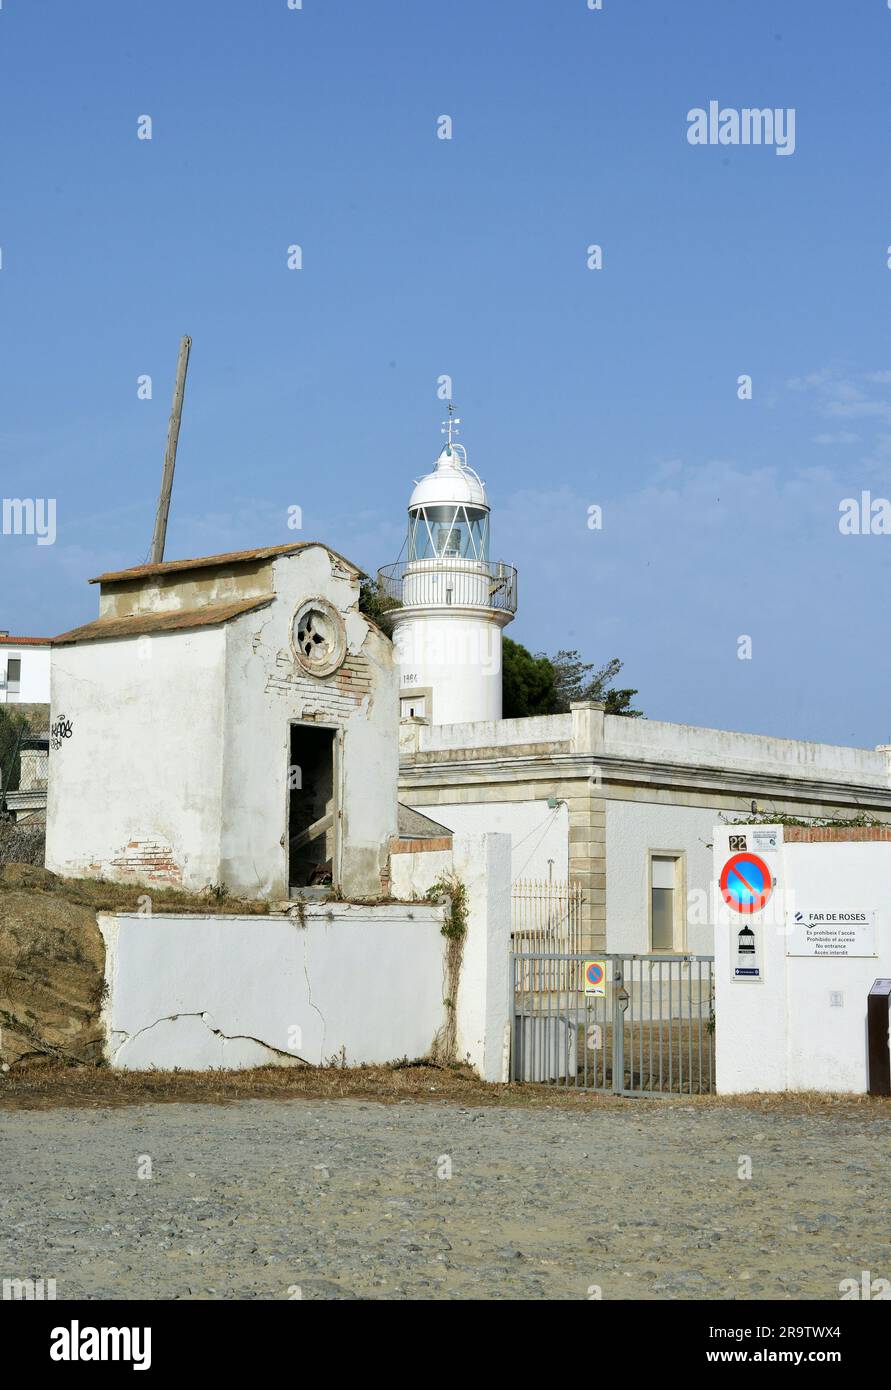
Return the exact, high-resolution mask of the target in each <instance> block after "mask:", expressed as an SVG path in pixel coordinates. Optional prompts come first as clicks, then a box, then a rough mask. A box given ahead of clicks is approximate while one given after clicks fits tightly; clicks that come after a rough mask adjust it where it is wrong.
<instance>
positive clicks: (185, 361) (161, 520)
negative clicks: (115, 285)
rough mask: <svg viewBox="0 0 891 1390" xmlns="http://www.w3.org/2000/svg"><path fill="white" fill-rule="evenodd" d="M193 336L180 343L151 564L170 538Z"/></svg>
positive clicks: (161, 554) (157, 563)
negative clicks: (168, 521) (178, 445)
mask: <svg viewBox="0 0 891 1390" xmlns="http://www.w3.org/2000/svg"><path fill="white" fill-rule="evenodd" d="M191 346H192V339H191V338H183V340H182V342H181V343H180V345H179V360H178V362H177V364H176V384H175V385H174V388H173V406H172V407H171V410H170V423H169V424H168V426H167V448H166V450H165V452H164V472H163V473H162V474H161V495H160V497H159V498H158V510H157V513H156V514H155V534H154V535H153V536H152V550H151V556H150V558H149V564H151V565H160V563H161V561H162V560H163V559H164V542H165V541H166V539H167V515H168V513H169V511H170V494H171V492H172V491H173V470H174V468H175V467H176V446H177V444H178V442H179V426H180V421H181V420H182V415H183V396H184V395H185V392H186V371H187V369H188V366H189V349H190V348H191Z"/></svg>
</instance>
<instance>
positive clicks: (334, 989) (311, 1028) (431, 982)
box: [98, 903, 444, 1071]
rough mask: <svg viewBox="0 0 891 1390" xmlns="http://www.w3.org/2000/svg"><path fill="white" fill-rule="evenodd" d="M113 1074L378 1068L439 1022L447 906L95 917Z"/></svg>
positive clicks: (420, 1044) (416, 1045)
mask: <svg viewBox="0 0 891 1390" xmlns="http://www.w3.org/2000/svg"><path fill="white" fill-rule="evenodd" d="M98 921H99V927H100V930H101V932H102V935H103V938H104V940H105V949H106V981H107V984H108V991H107V996H106V1000H105V1004H104V1007H103V1022H104V1025H105V1039H106V1043H105V1051H106V1057H107V1060H108V1061H109V1062H110V1063H111V1065H112V1066H115V1067H123V1068H128V1069H132V1070H135V1071H144V1070H147V1069H149V1068H152V1067H157V1068H159V1069H172V1068H173V1067H180V1068H183V1069H185V1070H194V1071H205V1070H209V1069H211V1068H214V1067H225V1068H231V1069H237V1068H242V1067H255V1066H267V1065H269V1064H277V1065H281V1066H288V1065H293V1064H294V1063H295V1061H297V1060H303V1061H305V1062H309V1063H311V1064H313V1065H316V1066H318V1065H321V1064H322V1063H324V1062H326V1061H328V1060H329V1059H331V1058H339V1057H340V1056H343V1057H344V1058H345V1061H346V1063H347V1065H349V1066H356V1065H358V1064H359V1063H362V1062H368V1063H383V1062H390V1061H394V1060H396V1059H398V1058H401V1057H406V1056H407V1057H412V1058H413V1057H421V1056H424V1055H426V1054H427V1052H428V1051H429V1050H430V1047H431V1044H432V1043H433V1041H434V1038H435V1036H436V1034H437V1033H438V1032H439V1030H440V1029H441V1027H442V1025H443V1021H444V1008H443V996H444V982H443V964H444V960H443V940H444V938H443V936H442V921H443V910H442V908H440V907H437V906H435V905H433V904H431V903H417V904H386V905H381V906H374V907H360V906H354V905H351V904H345V903H324V904H312V905H307V906H306V909H305V913H304V919H303V923H301V921H300V919H299V917H297V916H296V915H293V916H287V917H286V916H272V915H270V916H262V917H261V916H257V917H253V916H251V917H235V916H219V917H215V916H214V917H210V916H208V917H201V916H181V917H174V916H166V915H164V916H161V915H158V916H154V917H140V916H136V915H129V914H128V915H124V914H119V915H115V916H112V915H106V914H100V916H99V918H98Z"/></svg>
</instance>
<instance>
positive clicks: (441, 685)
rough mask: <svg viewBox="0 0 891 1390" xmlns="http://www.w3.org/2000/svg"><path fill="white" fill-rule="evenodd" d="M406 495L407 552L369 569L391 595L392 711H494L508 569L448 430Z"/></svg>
mask: <svg viewBox="0 0 891 1390" xmlns="http://www.w3.org/2000/svg"><path fill="white" fill-rule="evenodd" d="M459 424H460V421H459V420H458V419H456V418H455V416H454V415H453V413H452V407H451V405H450V406H449V418H448V420H447V421H445V422H444V426H443V433H444V434H445V435H447V436H448V437H447V440H446V443H445V446H444V447H443V449H442V452H441V453H440V455H439V458H438V459H437V460H436V465H435V467H434V469H433V472H432V473H427V474H426V475H425V476H424V477H423V478H421V479H420V480H419V481H418V482H417V483H416V484H415V489H414V492H413V493H412V495H411V498H410V499H409V504H408V537H407V542H406V544H407V555H408V558H407V559H406V560H403V561H401V562H399V563H397V564H395V565H388V566H387V568H386V569H382V570H379V571H378V584H379V585H380V587H381V589H382V591H383V592H384V593H385V594H386V595H388V596H389V597H390V598H392V599H395V600H396V602H397V603H398V604H399V605H400V607H399V608H398V610H395V611H394V614H393V616H394V625H393V643H394V646H395V648H396V655H397V660H398V662H399V665H400V670H401V676H400V696H399V698H400V706H401V714H402V717H403V718H405V717H407V716H410V715H415V716H416V717H419V718H423V719H427V720H429V721H430V722H431V723H433V724H463V723H466V722H470V721H475V720H480V719H500V718H501V629H502V628H503V627H506V626H507V624H508V623H509V622H510V621H511V619H512V618H513V616H514V614H515V613H516V611H517V572H516V570H515V569H514V568H513V566H512V565H505V564H503V563H501V562H500V561H499V562H495V563H493V562H492V561H490V559H489V501H488V498H487V497H486V488H485V485H484V483H483V482H482V480H481V478H480V477H479V475H478V474H477V473H475V472H474V470H473V469H472V468H471V467H470V466H469V465H468V462H467V452H466V450H465V449H464V447H463V445H461V444H458V443H457V442H456V439H455V435H456V434H457V432H458V425H459Z"/></svg>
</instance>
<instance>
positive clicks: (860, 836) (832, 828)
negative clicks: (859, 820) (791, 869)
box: [783, 825, 891, 845]
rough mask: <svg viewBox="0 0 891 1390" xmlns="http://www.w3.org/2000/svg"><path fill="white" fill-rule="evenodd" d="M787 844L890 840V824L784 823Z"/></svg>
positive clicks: (784, 835) (784, 836) (784, 837)
mask: <svg viewBox="0 0 891 1390" xmlns="http://www.w3.org/2000/svg"><path fill="white" fill-rule="evenodd" d="M783 839H784V840H785V841H786V843H787V844H792V845H795V844H799V845H822V844H832V843H833V842H836V841H843V840H891V825H784V826H783Z"/></svg>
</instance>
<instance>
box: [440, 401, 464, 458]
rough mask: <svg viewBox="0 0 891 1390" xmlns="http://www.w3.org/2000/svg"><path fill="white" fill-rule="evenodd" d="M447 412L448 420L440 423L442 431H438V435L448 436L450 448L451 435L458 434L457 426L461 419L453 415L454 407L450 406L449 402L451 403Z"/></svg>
mask: <svg viewBox="0 0 891 1390" xmlns="http://www.w3.org/2000/svg"><path fill="white" fill-rule="evenodd" d="M448 410H449V418H448V419H447V420H443V422H442V429H441V430H440V434H447V435H448V437H449V447H451V443H452V435H453V434H458V433H459V430H458V426H459V425H460V423H461V419H460V417H459V416H458V415H456V414H455V407H454V406H453V405H452V402H451V401H449V406H448Z"/></svg>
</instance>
